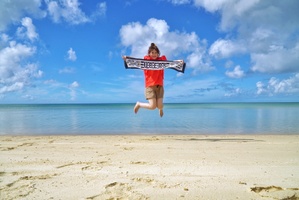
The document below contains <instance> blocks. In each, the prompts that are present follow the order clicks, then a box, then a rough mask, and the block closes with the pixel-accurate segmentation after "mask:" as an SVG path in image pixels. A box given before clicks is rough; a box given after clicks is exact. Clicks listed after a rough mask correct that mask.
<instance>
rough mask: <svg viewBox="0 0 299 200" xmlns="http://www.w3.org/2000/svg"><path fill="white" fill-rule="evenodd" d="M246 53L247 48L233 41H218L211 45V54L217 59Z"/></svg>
mask: <svg viewBox="0 0 299 200" xmlns="http://www.w3.org/2000/svg"><path fill="white" fill-rule="evenodd" d="M245 51H246V49H245V47H243V46H242V45H240V44H238V43H235V42H233V41H231V40H223V39H218V40H217V41H215V42H214V43H213V44H212V45H211V47H210V49H209V54H210V55H212V56H214V57H216V58H228V57H230V56H232V55H234V54H240V53H243V52H245Z"/></svg>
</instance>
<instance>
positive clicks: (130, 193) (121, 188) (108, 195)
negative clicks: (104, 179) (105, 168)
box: [87, 182, 148, 200]
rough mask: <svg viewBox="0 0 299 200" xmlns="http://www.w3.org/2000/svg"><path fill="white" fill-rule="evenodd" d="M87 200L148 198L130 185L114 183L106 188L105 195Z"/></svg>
mask: <svg viewBox="0 0 299 200" xmlns="http://www.w3.org/2000/svg"><path fill="white" fill-rule="evenodd" d="M87 199H92V200H97V199H148V197H146V196H144V195H143V194H140V193H138V192H137V191H134V190H133V187H132V186H131V185H130V184H129V183H119V182H112V183H110V184H108V185H106V186H105V191H104V192H103V193H101V194H99V195H95V196H93V197H88V198H87Z"/></svg>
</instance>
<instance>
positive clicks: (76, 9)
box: [45, 0, 107, 25]
mask: <svg viewBox="0 0 299 200" xmlns="http://www.w3.org/2000/svg"><path fill="white" fill-rule="evenodd" d="M45 2H46V4H47V10H48V13H49V15H50V16H51V18H52V20H53V21H54V22H55V23H59V22H61V21H65V22H67V23H69V24H72V25H78V24H84V23H87V22H93V21H95V20H96V19H97V18H98V17H101V16H105V15H106V12H107V4H106V2H100V3H98V4H97V6H96V10H95V11H94V12H93V13H92V14H91V15H90V16H87V15H86V14H85V13H84V12H83V11H82V10H81V8H80V3H79V1H78V0H60V1H55V0H45Z"/></svg>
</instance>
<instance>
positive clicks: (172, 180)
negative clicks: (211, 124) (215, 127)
mask: <svg viewBox="0 0 299 200" xmlns="http://www.w3.org/2000/svg"><path fill="white" fill-rule="evenodd" d="M0 141H1V142H0V152H1V153H0V199H5V200H9V199H63V200H65V199H70V200H73V199H90V200H91V199H93V200H97V199H155V200H156V199H204V200H206V199H292V200H293V199H299V135H279V136H278V135H275V136H272V135H209V136H208V135H163V136H153V135H117V136H108V135H98V136H0Z"/></svg>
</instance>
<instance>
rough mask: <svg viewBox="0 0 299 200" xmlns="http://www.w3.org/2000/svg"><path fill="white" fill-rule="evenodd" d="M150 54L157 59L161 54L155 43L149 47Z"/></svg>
mask: <svg viewBox="0 0 299 200" xmlns="http://www.w3.org/2000/svg"><path fill="white" fill-rule="evenodd" d="M148 55H149V56H150V57H151V58H152V59H157V58H158V57H159V56H160V50H159V48H158V47H157V46H156V45H155V43H151V46H150V47H149V48H148Z"/></svg>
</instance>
